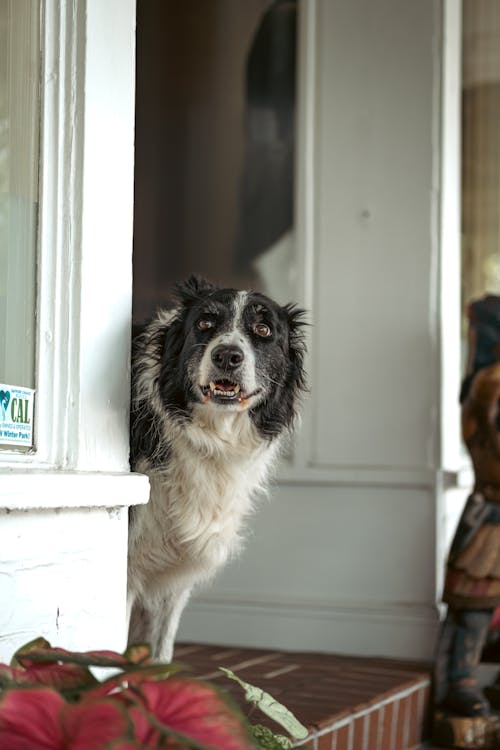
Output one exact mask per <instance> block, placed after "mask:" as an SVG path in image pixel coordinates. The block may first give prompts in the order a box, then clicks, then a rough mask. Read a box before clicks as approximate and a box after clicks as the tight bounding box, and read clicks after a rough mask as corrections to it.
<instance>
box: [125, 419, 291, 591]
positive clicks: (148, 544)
mask: <svg viewBox="0 0 500 750" xmlns="http://www.w3.org/2000/svg"><path fill="white" fill-rule="evenodd" d="M167 420H168V422H167ZM163 430H164V433H165V435H166V436H167V435H168V443H169V446H170V457H169V460H168V463H167V465H166V466H164V467H162V468H161V469H151V467H150V466H148V464H147V462H146V461H143V462H142V463H141V464H139V465H138V467H137V469H138V470H139V471H144V472H145V473H147V474H149V476H150V482H151V498H150V501H149V504H148V505H146V506H141V507H138V508H137V509H136V511H135V513H136V515H135V517H134V523H133V524H132V527H131V532H130V559H131V562H132V564H131V566H130V570H131V572H130V576H131V580H130V581H129V585H130V586H131V587H132V588H133V589H135V590H136V591H138V592H140V591H144V590H145V589H149V590H156V591H159V590H163V591H164V590H165V589H167V590H174V589H177V588H180V587H185V586H186V585H189V586H191V585H192V584H193V583H196V582H197V581H200V580H203V579H206V578H209V577H211V576H212V575H213V574H214V573H215V572H216V570H217V569H218V568H219V566H220V565H222V564H223V563H224V562H225V561H226V559H227V558H228V556H229V555H231V554H232V553H233V552H235V551H236V550H237V549H238V547H239V546H240V543H241V536H240V529H241V525H242V521H243V519H244V517H245V516H246V515H247V514H248V513H249V512H250V510H251V507H252V498H253V496H254V494H255V493H256V492H257V491H258V490H260V489H263V487H264V486H265V481H266V477H267V474H268V471H269V469H270V468H271V466H272V464H273V462H274V459H275V456H276V453H277V450H278V444H279V440H274V441H272V442H268V441H265V440H263V439H262V437H261V436H259V435H258V434H257V432H256V430H255V427H254V426H253V423H252V422H251V419H250V418H249V415H248V413H246V412H240V413H238V412H232V413H226V414H221V410H220V409H217V407H211V405H200V406H199V407H197V408H196V409H195V411H194V414H193V420H192V422H190V423H188V424H183V425H180V424H178V423H175V422H172V420H170V418H166V419H165V423H164V424H163Z"/></svg>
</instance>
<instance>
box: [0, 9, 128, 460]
mask: <svg viewBox="0 0 500 750" xmlns="http://www.w3.org/2000/svg"><path fill="white" fill-rule="evenodd" d="M42 9H43V21H42V80H41V99H42V117H41V161H40V166H41V171H40V216H39V265H38V269H39V271H38V311H37V321H38V331H37V357H36V362H37V365H36V371H37V383H36V388H37V394H36V400H35V450H34V451H32V452H30V453H20V452H15V451H1V452H0V464H1V465H8V466H12V467H15V466H17V467H19V468H21V467H24V468H28V467H33V468H55V469H66V470H84V471H99V472H102V471H104V472H124V471H127V470H128V454H129V445H128V404H129V380H130V378H129V361H130V325H131V299H132V216H133V169H134V117H135V101H134V99H135V96H134V95H135V67H134V63H135V0H107V1H106V2H105V3H103V2H102V0H43V2H42Z"/></svg>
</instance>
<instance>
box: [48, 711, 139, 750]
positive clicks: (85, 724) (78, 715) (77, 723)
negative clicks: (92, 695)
mask: <svg viewBox="0 0 500 750" xmlns="http://www.w3.org/2000/svg"><path fill="white" fill-rule="evenodd" d="M62 726H63V733H64V736H65V738H66V744H65V745H64V750H66V748H68V750H102V748H103V747H105V746H106V745H107V744H108V743H110V742H112V741H113V740H117V739H123V740H125V739H127V737H130V721H129V720H128V718H127V715H126V712H125V709H124V707H123V706H122V705H121V704H120V703H119V702H118V701H113V700H108V699H103V700H99V701H94V702H87V703H84V704H76V705H68V704H67V705H66V708H65V710H64V711H63V714H62ZM61 750H62V749H61Z"/></svg>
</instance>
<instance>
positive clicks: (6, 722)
mask: <svg viewBox="0 0 500 750" xmlns="http://www.w3.org/2000/svg"><path fill="white" fill-rule="evenodd" d="M64 705H65V702H64V699H63V698H62V697H61V696H60V695H59V694H58V693H56V692H55V691H54V690H50V689H49V688H27V689H19V690H8V691H7V692H6V693H4V695H3V696H2V698H1V699H0V747H2V748H6V750H7V748H8V750H59V749H60V748H62V747H63V733H62V727H61V723H60V714H61V711H62V709H63V707H64Z"/></svg>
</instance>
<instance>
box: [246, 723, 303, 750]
mask: <svg viewBox="0 0 500 750" xmlns="http://www.w3.org/2000/svg"><path fill="white" fill-rule="evenodd" d="M250 729H251V732H252V734H253V737H254V740H256V742H257V745H258V747H261V748H263V750H289V748H291V747H293V742H292V740H291V739H290V738H289V737H285V736H284V735H283V734H275V733H274V732H272V731H271V730H270V729H269V727H264V726H262V724H254V725H253V726H251V727H250Z"/></svg>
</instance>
